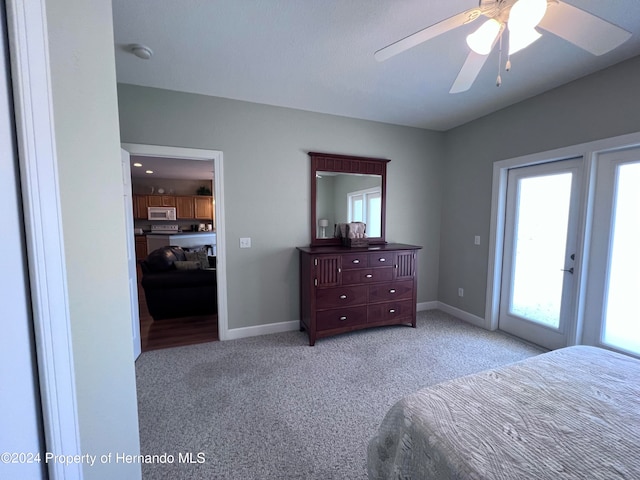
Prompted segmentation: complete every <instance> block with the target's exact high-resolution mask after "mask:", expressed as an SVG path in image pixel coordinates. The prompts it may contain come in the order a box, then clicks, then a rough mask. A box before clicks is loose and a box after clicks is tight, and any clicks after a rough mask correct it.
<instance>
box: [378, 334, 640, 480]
mask: <svg viewBox="0 0 640 480" xmlns="http://www.w3.org/2000/svg"><path fill="white" fill-rule="evenodd" d="M367 469H368V474H369V479H370V480H382V479H402V480H409V479H414V480H417V479H447V480H449V479H492V480H497V479H518V480H522V479H576V480H577V479H580V480H582V479H588V478H592V479H598V480H600V479H629V480H630V479H640V360H636V359H634V358H631V357H628V356H626V355H621V354H618V353H614V352H611V351H608V350H604V349H600V348H596V347H588V346H575V347H568V348H563V349H560V350H555V351H553V352H549V353H544V354H542V355H538V356H536V357H532V358H529V359H527V360H524V361H521V362H518V363H514V364H511V365H507V366H505V367H501V368H496V369H493V370H488V371H485V372H481V373H477V374H474V375H469V376H466V377H461V378H458V379H454V380H451V381H448V382H444V383H441V384H438V385H435V386H432V387H428V388H425V389H422V390H419V391H418V392H416V393H414V394H411V395H408V396H407V397H405V398H403V399H402V400H400V401H399V402H398V403H396V404H395V405H394V406H393V407H392V408H391V409H390V410H389V412H388V413H387V415H386V416H385V418H384V420H383V422H382V424H381V426H380V428H379V430H378V433H377V434H376V436H375V437H374V438H373V439H372V440H371V441H370V442H369V446H368V458H367Z"/></svg>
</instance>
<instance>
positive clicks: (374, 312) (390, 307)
mask: <svg viewBox="0 0 640 480" xmlns="http://www.w3.org/2000/svg"><path fill="white" fill-rule="evenodd" d="M415 311H416V306H415V305H414V304H413V301H411V300H403V301H400V302H388V303H378V304H376V305H369V306H368V307H367V322H368V323H375V322H387V321H388V322H391V321H393V320H396V319H397V320H400V319H403V318H406V319H409V320H410V319H412V318H413V314H414V313H415Z"/></svg>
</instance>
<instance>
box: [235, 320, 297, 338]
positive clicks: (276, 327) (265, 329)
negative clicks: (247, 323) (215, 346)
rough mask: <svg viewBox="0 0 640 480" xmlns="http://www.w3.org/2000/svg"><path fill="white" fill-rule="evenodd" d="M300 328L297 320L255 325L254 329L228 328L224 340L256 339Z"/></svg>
mask: <svg viewBox="0 0 640 480" xmlns="http://www.w3.org/2000/svg"><path fill="white" fill-rule="evenodd" d="M299 328H300V322H299V321H298V320H292V321H290V322H279V323H268V324H266V325H256V326H254V327H242V328H230V329H229V330H227V334H226V335H225V338H224V339H225V340H236V339H238V338H247V337H256V336H258V335H268V334H270V333H282V332H291V331H293V330H298V329H299Z"/></svg>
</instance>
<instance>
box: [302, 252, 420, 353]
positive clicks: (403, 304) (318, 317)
mask: <svg viewBox="0 0 640 480" xmlns="http://www.w3.org/2000/svg"><path fill="white" fill-rule="evenodd" d="M420 248H422V247H417V246H415V245H404V244H400V243H388V244H381V245H372V246H370V247H368V248H347V247H341V246H319V247H298V250H299V251H300V329H301V330H306V331H307V333H308V334H309V345H314V344H315V342H316V339H318V338H323V337H328V336H331V335H337V334H339V333H345V332H349V331H352V330H359V329H363V328H369V327H378V326H382V325H395V324H408V325H411V326H412V327H414V328H415V326H416V302H417V298H416V295H417V294H416V287H417V277H416V256H417V252H418V250H419V249H420Z"/></svg>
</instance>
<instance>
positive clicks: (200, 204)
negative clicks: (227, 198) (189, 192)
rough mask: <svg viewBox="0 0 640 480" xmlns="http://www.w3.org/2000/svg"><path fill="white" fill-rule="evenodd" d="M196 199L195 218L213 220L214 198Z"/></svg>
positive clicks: (202, 197) (201, 197)
mask: <svg viewBox="0 0 640 480" xmlns="http://www.w3.org/2000/svg"><path fill="white" fill-rule="evenodd" d="M193 199H194V208H195V218H197V219H198V220H213V197H207V196H196V197H193Z"/></svg>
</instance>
